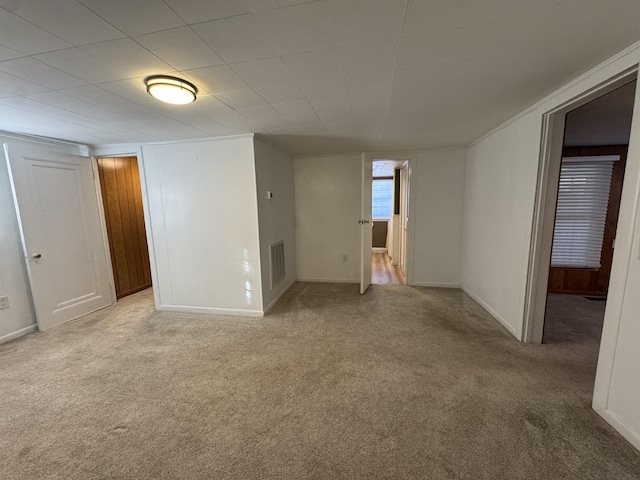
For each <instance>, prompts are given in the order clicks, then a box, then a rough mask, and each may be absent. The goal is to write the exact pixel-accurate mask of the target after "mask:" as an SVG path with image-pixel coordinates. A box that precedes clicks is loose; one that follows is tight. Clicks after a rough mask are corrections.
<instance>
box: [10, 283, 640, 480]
mask: <svg viewBox="0 0 640 480" xmlns="http://www.w3.org/2000/svg"><path fill="white" fill-rule="evenodd" d="M596 354H597V348H594V344H593V342H591V343H589V342H587V343H586V344H584V345H583V344H576V343H562V342H558V343H555V344H549V345H542V346H527V345H522V344H519V343H518V342H517V341H516V340H515V339H513V338H511V337H510V335H509V334H508V333H506V331H504V330H503V329H502V328H501V327H500V326H498V324H497V323H496V322H495V321H494V320H492V319H491V318H490V317H488V315H487V314H486V313H485V312H484V311H483V310H481V309H480V308H479V307H478V305H476V304H475V303H474V302H473V301H472V300H470V299H469V297H467V296H466V295H464V294H463V293H461V292H460V291H456V290H436V289H427V288H411V287H405V286H372V287H371V290H370V292H368V293H367V294H366V295H364V296H360V295H359V294H358V292H357V286H355V285H331V284H305V283H300V284H297V285H295V286H294V287H293V288H292V289H291V290H290V292H289V293H288V294H287V295H286V296H285V297H284V298H283V299H282V301H281V302H280V303H279V304H278V306H277V307H276V309H275V311H274V312H273V313H272V314H271V315H269V316H268V317H266V318H264V319H255V318H237V317H216V316H206V315H189V314H175V313H161V312H154V311H153V306H152V299H151V296H150V292H142V293H140V294H136V295H134V296H133V297H129V298H126V299H124V300H123V301H121V302H120V303H119V304H118V305H116V306H114V307H111V308H109V309H105V310H103V311H101V312H98V313H96V314H93V315H90V316H89V317H86V318H84V319H82V320H79V321H76V322H73V323H71V324H68V325H65V326H62V327H59V328H56V329H52V330H50V331H48V332H45V333H36V334H31V335H28V336H26V337H23V338H21V339H18V340H16V341H14V342H10V343H8V344H5V345H1V346H0V392H1V394H0V478H2V479H30V480H31V479H41V478H47V479H83V480H84V479H227V478H229V479H276V478H278V479H280V478H282V479H310V478H313V479H383V478H384V479H395V478H399V479H400V478H407V479H417V478H420V479H510V480H513V479H576V480H578V479H580V480H585V479H615V480H623V479H638V478H640V453H638V452H637V451H636V450H634V449H633V448H632V447H631V446H630V445H629V444H627V443H626V442H625V441H624V440H623V439H622V438H621V437H620V436H619V435H618V434H617V433H616V432H614V431H613V430H612V429H611V428H610V427H609V426H608V425H607V424H606V423H605V422H604V421H602V420H601V419H600V418H599V417H598V415H597V414H596V413H595V412H593V411H592V410H591V408H590V401H591V394H592V384H593V378H594V369H595V355H596Z"/></svg>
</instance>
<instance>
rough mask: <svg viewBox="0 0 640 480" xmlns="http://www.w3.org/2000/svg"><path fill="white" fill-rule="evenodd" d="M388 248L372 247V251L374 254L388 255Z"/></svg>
mask: <svg viewBox="0 0 640 480" xmlns="http://www.w3.org/2000/svg"><path fill="white" fill-rule="evenodd" d="M387 250H388V249H387V247H372V248H371V251H372V252H373V253H387Z"/></svg>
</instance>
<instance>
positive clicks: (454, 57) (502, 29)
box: [398, 22, 533, 69]
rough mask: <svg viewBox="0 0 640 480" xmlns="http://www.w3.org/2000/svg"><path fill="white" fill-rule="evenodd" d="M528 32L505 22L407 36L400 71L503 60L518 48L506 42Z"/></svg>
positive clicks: (402, 50) (401, 54) (399, 66)
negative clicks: (478, 60)
mask: <svg viewBox="0 0 640 480" xmlns="http://www.w3.org/2000/svg"><path fill="white" fill-rule="evenodd" d="M532 28H533V27H532ZM527 32H528V30H527V29H526V28H525V27H523V26H522V25H516V24H513V23H509V22H504V23H492V24H481V25H472V26H469V27H467V28H464V29H457V30H444V31H439V32H431V33H425V34H421V35H416V36H413V35H412V36H405V37H404V38H403V39H402V49H401V52H400V58H399V60H398V68H399V69H405V68H413V67H423V66H429V65H431V66H433V65H442V64H446V63H455V62H462V61H467V60H476V59H491V58H500V56H502V55H504V54H505V53H507V52H509V51H512V50H513V49H514V48H515V42H505V41H504V39H505V38H518V37H519V36H522V37H524V36H525V34H526V33H527Z"/></svg>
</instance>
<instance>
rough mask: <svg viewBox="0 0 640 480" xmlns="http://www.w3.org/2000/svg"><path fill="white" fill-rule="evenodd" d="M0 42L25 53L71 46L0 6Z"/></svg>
mask: <svg viewBox="0 0 640 480" xmlns="http://www.w3.org/2000/svg"><path fill="white" fill-rule="evenodd" d="M0 44H2V45H3V46H5V47H8V48H10V49H12V50H15V51H17V52H20V53H23V54H25V55H34V54H36V53H42V52H50V51H52V50H58V49H61V48H67V47H70V46H71V45H70V44H69V43H67V42H65V41H64V40H62V39H61V38H58V37H56V36H55V35H51V34H50V33H48V32H46V31H44V30H43V29H41V28H39V27H37V26H35V25H33V24H32V23H29V22H27V21H25V20H23V19H22V18H20V17H18V16H17V15H14V14H13V13H11V12H9V11H8V10H5V9H3V8H0Z"/></svg>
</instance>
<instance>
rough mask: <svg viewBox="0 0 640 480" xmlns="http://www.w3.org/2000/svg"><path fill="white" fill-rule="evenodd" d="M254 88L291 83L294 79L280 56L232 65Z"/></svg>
mask: <svg viewBox="0 0 640 480" xmlns="http://www.w3.org/2000/svg"><path fill="white" fill-rule="evenodd" d="M231 68H233V69H234V70H235V71H236V73H237V74H238V75H240V76H241V77H242V78H243V79H244V81H245V82H247V83H248V84H249V86H251V87H252V88H263V87H270V86H275V85H283V84H291V83H293V79H292V78H291V75H289V72H288V71H287V69H286V68H285V66H284V64H283V63H282V60H281V59H280V58H266V59H264V60H254V61H251V62H242V63H234V64H233V65H231Z"/></svg>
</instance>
